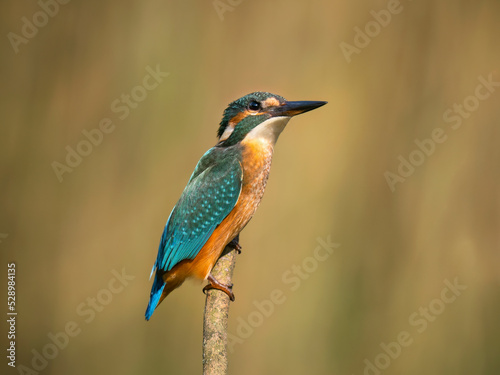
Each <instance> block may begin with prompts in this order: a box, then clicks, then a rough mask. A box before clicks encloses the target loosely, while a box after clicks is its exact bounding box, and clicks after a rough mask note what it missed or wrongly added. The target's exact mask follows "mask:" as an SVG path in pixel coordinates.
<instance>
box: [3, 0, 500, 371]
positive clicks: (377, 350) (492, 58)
mask: <svg viewBox="0 0 500 375" xmlns="http://www.w3.org/2000/svg"><path fill="white" fill-rule="evenodd" d="M41 4H44V7H45V8H46V10H43V7H42V6H41V5H40V4H39V3H37V2H34V1H33V2H17V1H4V2H2V5H1V6H0V7H1V12H0V13H1V17H2V23H1V25H2V26H1V28H2V33H1V35H2V38H3V42H2V44H1V47H0V48H1V59H0V64H1V75H2V77H1V82H2V86H1V93H2V94H1V95H2V97H1V100H0V109H1V114H2V123H3V125H2V136H1V138H0V155H1V162H0V169H1V173H2V183H1V197H2V215H1V217H0V234H1V237H2V238H0V240H1V243H0V254H1V257H2V265H1V270H2V271H1V274H2V275H5V273H4V272H6V269H7V263H8V262H11V261H15V262H16V264H17V311H18V313H19V315H18V318H17V319H18V320H17V326H16V328H17V337H16V352H17V358H16V364H17V365H18V366H20V365H23V366H26V368H30V369H34V370H36V367H38V369H39V370H41V371H37V372H39V373H42V374H75V375H80V374H146V373H152V372H154V373H165V374H167V373H168V374H197V373H200V372H201V341H202V340H201V338H202V313H203V306H204V297H203V295H202V293H201V285H200V284H198V283H196V282H188V283H186V284H185V285H184V286H183V287H182V288H181V289H179V290H178V291H176V292H175V293H173V294H172V295H171V296H170V297H169V298H168V299H167V300H165V301H164V302H163V304H162V305H161V306H160V308H159V309H158V310H157V311H156V312H155V314H154V315H153V318H152V320H151V321H150V322H148V323H146V322H145V321H144V315H143V314H144V311H145V308H146V305H147V301H148V297H149V291H150V286H151V283H150V281H149V280H148V278H149V273H150V270H151V266H152V265H153V262H154V260H155V257H156V252H157V247H158V243H159V240H160V235H161V232H162V230H163V226H164V224H165V221H166V219H167V217H168V215H169V213H170V210H171V208H172V207H173V205H174V204H175V203H176V201H177V199H178V197H179V196H180V193H181V192H182V190H183V188H184V186H185V184H186V182H187V180H188V178H189V176H190V175H191V172H192V170H193V168H194V166H195V164H196V162H197V160H198V159H199V157H200V156H201V155H202V154H203V153H204V152H205V151H206V150H207V149H208V148H209V147H211V146H213V145H214V144H215V142H216V139H215V132H216V130H217V126H218V123H219V121H220V118H221V115H222V111H223V110H224V108H225V106H226V105H227V104H228V103H229V102H230V101H232V100H234V99H237V98H238V97H240V96H242V95H245V94H247V93H249V92H252V91H258V90H262V91H270V92H273V93H276V94H280V95H283V96H284V97H286V98H287V99H290V100H326V101H328V102H329V104H328V105H327V106H325V107H323V108H321V109H318V110H317V111H314V112H311V113H308V114H307V115H303V116H299V117H297V118H296V119H293V120H292V121H291V122H290V124H289V126H288V127H287V129H286V131H285V132H284V133H283V134H282V136H281V137H280V141H279V142H278V144H277V147H276V152H275V158H274V162H273V171H272V173H271V178H270V181H269V184H268V188H267V192H266V196H265V198H264V201H263V203H262V205H261V207H260V209H259V211H258V212H257V214H256V216H255V217H254V219H253V221H252V222H251V223H250V224H249V226H248V227H247V228H246V229H245V231H244V232H243V234H242V236H241V243H242V245H243V253H242V254H241V255H240V256H239V257H238V262H237V266H236V274H235V280H234V281H235V293H236V301H235V303H233V304H232V305H231V311H230V322H229V332H230V333H231V334H232V335H233V339H234V338H236V339H237V340H236V339H235V340H236V341H233V345H232V349H233V350H232V353H231V355H230V358H229V360H230V368H229V370H230V373H231V374H242V375H244V374H275V373H287V374H346V375H350V374H356V375H358V374H371V375H374V374H408V375H411V374H440V375H443V374H454V375H457V374H467V375H469V374H497V373H499V372H500V359H499V358H500V357H499V355H498V354H499V352H500V345H499V339H498V337H499V336H500V324H499V322H498V316H499V313H500V298H499V282H500V276H499V275H500V270H499V268H500V267H499V266H500V255H499V239H500V238H499V230H498V229H499V224H500V217H499V204H500V201H499V190H500V169H499V161H500V153H499V151H498V150H499V142H500V122H499V121H500V106H499V102H500V87H499V84H498V83H496V84H495V82H500V71H499V63H500V49H499V48H498V37H499V31H500V30H499V27H498V19H499V16H500V4H499V3H498V2H497V1H493V0H491V1H475V2H472V1H451V0H450V1H441V2H436V1H413V2H412V1H402V2H401V3H397V2H395V1H394V0H391V1H389V2H387V1H368V2H363V3H362V4H361V3H360V4H354V3H349V2H345V1H330V2H327V1H309V2H289V1H277V2H267V1H241V2H238V1H236V0H232V1H229V0H221V1H216V2H212V1H182V2H173V1H172V2H166V1H155V0H151V1H144V2H135V3H124V2H120V1H101V2H98V1H91V2H83V3H82V2H76V1H72V2H69V3H68V4H60V3H54V2H53V1H49V0H47V1H46V2H43V1H42V3H41ZM54 4H58V5H57V6H56V5H54ZM231 4H232V5H231ZM23 17H25V18H23ZM377 20H378V21H377ZM33 22H35V23H36V24H38V25H39V26H36V25H35V24H33ZM30 24H31V25H32V26H30ZM35 33H36V34H35ZM14 34H15V35H14ZM370 35H371V36H370ZM346 51H348V52H346ZM151 70H152V71H157V73H156V80H154V77H153V79H150V78H146V77H147V76H148V74H149V75H151ZM158 72H162V73H161V74H160V73H158ZM167 73H168V76H167V75H166V74H167ZM145 79H146V81H144V80H145ZM143 81H144V82H143ZM488 82H489V83H488ZM155 83H157V85H155ZM145 86H147V87H148V88H145ZM153 86H155V87H153ZM122 95H130V97H131V98H132V99H127V97H126V96H122ZM134 98H135V99H134ZM127 103H128V104H127ZM107 119H109V120H107ZM100 126H102V129H105V130H106V131H108V132H107V133H103V132H102V130H100V133H101V134H102V136H99V135H98V134H99V132H97V131H95V130H94V129H99V127H100ZM86 132H88V133H86ZM85 134H91V136H92V134H93V137H94V138H93V139H94V143H95V145H91V144H90V143H89V142H88V141H86V140H87V136H86V135H85ZM433 137H434V140H432V139H433ZM416 140H417V142H416ZM426 140H427V141H426ZM438 141H439V142H438ZM418 144H420V145H421V146H420V148H419V146H418ZM89 145H90V147H89ZM68 147H69V148H68ZM68 149H70V150H74V152H76V151H77V150H78V152H80V153H83V154H86V156H83V157H81V159H79V158H78V157H77V156H75V155H73V156H72V157H71V156H70V157H69V159H68V160H69V163H71V164H72V165H73V167H71V166H70V165H68V161H67V160H66V158H67V157H68V156H67V154H68ZM422 150H426V152H427V154H424V151H422ZM70 153H71V152H70ZM54 163H55V164H54ZM57 163H60V164H57ZM409 163H413V164H414V165H412V164H409ZM54 168H56V169H58V170H59V177H58V175H57V174H58V173H56V172H55V170H54ZM61 168H62V169H61ZM398 169H399V171H398ZM70 170H71V171H70ZM388 179H389V181H390V182H388ZM60 180H62V181H60ZM403 181H404V182H403ZM318 238H321V239H322V240H323V241H326V240H327V239H328V238H329V239H330V241H331V242H333V243H337V244H340V246H338V247H337V248H335V250H334V251H333V253H332V254H331V255H330V256H328V257H326V256H325V254H326V253H323V252H320V251H321V250H318V251H316V254H321V256H322V259H324V260H323V261H318V260H317V259H316V258H311V257H313V256H314V254H315V250H316V248H317V246H319V245H318V244H319V242H318ZM315 259H316V260H315ZM297 267H300V270H299V269H298V268H297ZM117 275H119V277H118V276H117ZM2 280H4V282H6V281H5V280H6V277H5V276H2ZM450 285H451V286H450ZM4 290H6V288H5V289H4ZM276 290H277V291H278V292H282V298H281V299H280V301H281V303H279V304H278V303H274V304H272V305H271V307H270V306H269V304H267V305H266V304H264V305H265V306H267V308H268V310H262V311H261V310H259V309H258V308H257V306H261V309H262V301H263V300H266V299H267V300H269V298H270V296H271V293H272V292H273V291H276ZM5 295H6V294H5V293H4V296H5ZM2 305H3V306H4V308H5V310H6V303H2ZM271 310H272V311H271ZM270 311H271V312H270ZM264 312H265V313H266V314H264ZM4 320H5V319H4ZM68 324H69V326H68ZM250 324H252V325H253V326H254V327H252V326H251V325H250ZM65 330H67V333H61V332H63V331H65ZM4 332H5V335H6V332H7V326H6V324H5V322H4V323H3V325H2V336H4ZM68 333H71V334H72V335H73V336H71V337H70V336H68ZM54 341H55V342H56V343H58V345H59V348H58V347H56V346H55V344H53V342H54ZM4 342H6V340H4ZM384 348H385V349H384ZM37 353H39V354H37ZM44 357H50V359H44ZM6 362H7V359H5V358H4V359H3V360H2V363H1V368H2V373H4V369H7V371H6V372H5V373H23V372H21V371H19V370H20V369H19V367H18V369H17V370H18V371H16V370H14V369H11V368H10V367H8V366H7V364H6ZM34 366H35V367H34ZM23 371H27V370H23Z"/></svg>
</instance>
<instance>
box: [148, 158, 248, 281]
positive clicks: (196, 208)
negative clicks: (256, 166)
mask: <svg viewBox="0 0 500 375" xmlns="http://www.w3.org/2000/svg"><path fill="white" fill-rule="evenodd" d="M242 177H243V171H242V169H241V164H240V161H239V160H238V158H235V157H234V156H233V157H218V158H214V157H213V155H211V154H210V151H209V152H208V153H207V154H205V155H204V157H203V158H202V159H201V160H200V162H199V163H198V165H197V167H196V169H195V171H194V173H193V176H192V177H191V179H190V180H189V183H188V185H187V186H186V188H185V189H184V192H183V193H182V195H181V198H180V199H179V201H178V202H177V204H176V206H175V207H174V209H173V210H172V213H171V214H170V217H169V219H168V221H167V224H166V225H165V229H164V231H163V235H162V237H161V241H160V246H159V249H158V256H157V259H156V263H155V265H154V267H153V271H154V269H155V268H156V269H158V270H162V271H163V272H168V271H170V270H171V269H172V268H173V267H174V266H175V265H176V264H178V263H179V262H181V261H183V260H185V259H194V258H195V257H196V255H197V254H198V253H199V251H200V250H201V248H202V247H203V245H204V244H205V242H207V240H208V239H209V237H210V236H211V235H212V233H213V232H214V230H215V228H216V227H217V226H218V225H219V224H220V223H221V222H222V220H224V218H225V217H226V216H227V215H228V214H229V213H230V212H231V210H232V209H233V208H234V206H235V205H236V202H237V201H238V197H239V195H240V191H241V184H242Z"/></svg>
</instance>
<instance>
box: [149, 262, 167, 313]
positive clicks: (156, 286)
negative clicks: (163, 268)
mask: <svg viewBox="0 0 500 375" xmlns="http://www.w3.org/2000/svg"><path fill="white" fill-rule="evenodd" d="M165 285H166V284H165V282H164V281H163V278H162V277H161V276H160V275H158V272H156V275H155V281H154V283H153V286H152V288H151V296H150V297H149V303H148V308H147V309H146V320H149V319H150V318H151V315H153V312H154V311H155V309H156V306H158V302H159V301H160V297H161V294H162V293H163V288H165Z"/></svg>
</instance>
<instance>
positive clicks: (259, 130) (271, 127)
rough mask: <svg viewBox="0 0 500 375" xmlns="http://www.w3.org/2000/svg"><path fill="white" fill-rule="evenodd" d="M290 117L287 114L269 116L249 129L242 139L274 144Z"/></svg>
mask: <svg viewBox="0 0 500 375" xmlns="http://www.w3.org/2000/svg"><path fill="white" fill-rule="evenodd" d="M290 118H291V117H288V116H280V117H271V118H270V119H268V120H266V121H264V122H263V123H262V124H260V125H257V126H256V127H255V128H253V129H252V130H250V132H248V134H247V135H246V136H245V139H244V140H248V141H249V140H258V141H261V142H266V143H270V144H272V145H273V146H274V144H275V143H276V141H277V140H278V137H279V135H280V134H281V132H282V131H283V129H285V126H286V124H287V123H288V121H290Z"/></svg>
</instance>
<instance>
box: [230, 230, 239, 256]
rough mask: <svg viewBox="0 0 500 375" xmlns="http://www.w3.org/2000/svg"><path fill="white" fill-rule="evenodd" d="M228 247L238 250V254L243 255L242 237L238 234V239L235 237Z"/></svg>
mask: <svg viewBox="0 0 500 375" xmlns="http://www.w3.org/2000/svg"><path fill="white" fill-rule="evenodd" d="M227 246H228V247H230V248H231V249H233V250H236V252H237V253H238V254H241V245H240V235H239V234H238V235H237V236H236V237H234V238H233V239H232V240H231V242H229V243H228V244H227Z"/></svg>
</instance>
